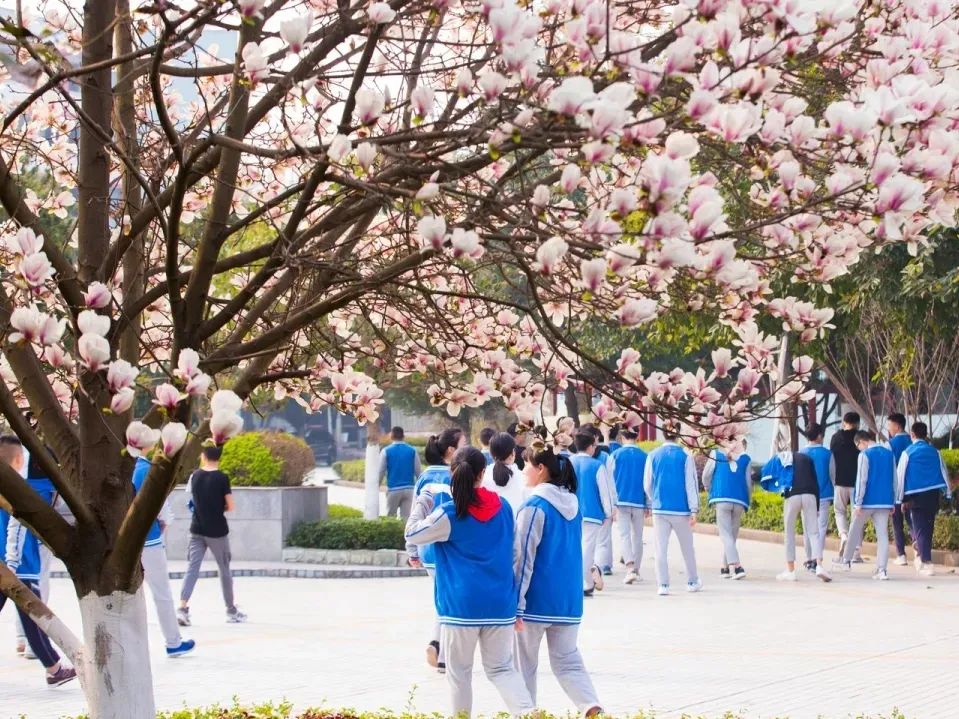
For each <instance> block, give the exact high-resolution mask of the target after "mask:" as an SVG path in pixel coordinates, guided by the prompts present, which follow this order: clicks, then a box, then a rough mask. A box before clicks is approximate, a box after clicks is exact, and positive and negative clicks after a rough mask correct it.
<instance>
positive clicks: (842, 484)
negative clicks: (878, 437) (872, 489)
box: [829, 412, 862, 563]
mask: <svg viewBox="0 0 959 719" xmlns="http://www.w3.org/2000/svg"><path fill="white" fill-rule="evenodd" d="M859 422H860V418H859V414H858V413H856V412H846V414H844V415H843V418H842V427H841V428H840V429H839V430H837V431H836V434H834V435H833V438H832V441H830V443H829V451H830V452H832V456H833V459H834V460H835V462H836V493H835V497H834V501H835V504H834V505H833V509H834V510H835V514H836V527H837V528H838V529H839V555H840V556H842V555H843V553H844V552H845V549H846V542H847V541H849V513H850V512H851V511H852V505H851V500H852V492H853V488H854V487H855V486H856V474H857V472H858V471H859V469H858V468H859V465H858V462H859V449H858V448H857V447H856V432H858V431H859ZM854 549H855V550H856V551H855V553H854V554H853V561H854V562H856V563H862V554H861V553H860V551H859V547H854Z"/></svg>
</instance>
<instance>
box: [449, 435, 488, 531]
mask: <svg viewBox="0 0 959 719" xmlns="http://www.w3.org/2000/svg"><path fill="white" fill-rule="evenodd" d="M485 469H486V457H484V456H483V453H482V452H480V451H479V450H478V449H476V447H463V448H462V449H458V450H456V454H454V455H453V461H452V462H451V463H450V475H451V476H452V479H451V481H450V493H451V494H452V495H453V505H454V506H455V507H456V516H457V518H459V519H463V518H464V517H465V516H466V514H467V513H468V512H469V508H470V505H473V504H477V503H478V501H479V500H478V498H477V496H476V482H477V480H478V479H480V478H481V477H482V476H483V472H484V470H485Z"/></svg>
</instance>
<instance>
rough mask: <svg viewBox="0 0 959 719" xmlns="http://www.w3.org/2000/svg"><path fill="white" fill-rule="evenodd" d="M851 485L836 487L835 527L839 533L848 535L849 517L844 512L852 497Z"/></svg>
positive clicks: (847, 508) (848, 507)
mask: <svg viewBox="0 0 959 719" xmlns="http://www.w3.org/2000/svg"><path fill="white" fill-rule="evenodd" d="M852 489H853V488H852V487H836V496H835V500H834V501H835V505H834V507H833V509H834V510H835V511H836V528H837V529H838V530H839V534H845V535H846V536H847V537H848V536H849V517H848V516H847V514H846V512H847V511H848V510H849V509H850V506H849V505H850V500H851V499H852Z"/></svg>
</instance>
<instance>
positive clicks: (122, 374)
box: [107, 359, 140, 393]
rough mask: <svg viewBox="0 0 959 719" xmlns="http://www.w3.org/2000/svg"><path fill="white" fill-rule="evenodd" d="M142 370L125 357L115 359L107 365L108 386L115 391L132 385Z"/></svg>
mask: <svg viewBox="0 0 959 719" xmlns="http://www.w3.org/2000/svg"><path fill="white" fill-rule="evenodd" d="M139 374H140V370H138V369H137V368H136V367H134V366H133V365H132V364H130V363H129V362H127V361H126V360H125V359H117V360H113V362H111V363H110V366H109V367H107V388H109V390H110V391H111V392H113V393H116V392H119V391H120V390H121V389H124V388H126V387H132V386H133V383H134V382H136V379H137V375H139Z"/></svg>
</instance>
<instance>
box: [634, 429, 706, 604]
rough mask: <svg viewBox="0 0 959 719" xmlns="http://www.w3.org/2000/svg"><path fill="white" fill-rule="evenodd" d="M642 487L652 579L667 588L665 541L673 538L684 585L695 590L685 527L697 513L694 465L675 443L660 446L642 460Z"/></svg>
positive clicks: (690, 541)
mask: <svg viewBox="0 0 959 719" xmlns="http://www.w3.org/2000/svg"><path fill="white" fill-rule="evenodd" d="M643 485H644V486H645V489H646V495H647V496H648V497H649V500H650V502H651V504H652V507H651V509H652V512H653V529H654V530H655V532H656V576H657V581H658V582H659V585H660V587H669V561H668V550H669V538H670V535H672V534H675V535H676V539H677V540H678V541H679V547H680V549H681V550H682V553H683V560H684V562H685V564H686V579H687V584H688V585H689V587H690V589H694V590H695V589H698V588H699V586H700V585H699V573H698V571H697V569H696V550H695V548H694V547H693V530H692V528H691V527H690V526H689V518H690V517H691V516H693V515H695V514H696V513H697V512H698V511H699V481H698V479H697V476H696V462H695V461H694V460H693V457H692V455H690V454H687V453H686V452H685V451H684V450H683V448H682V447H680V446H679V445H678V444H676V443H675V442H671V441H667V442H664V443H663V444H661V445H660V446H659V447H657V448H656V449H654V450H653V451H652V452H650V453H649V456H648V457H647V459H646V467H645V468H644V470H643Z"/></svg>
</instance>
